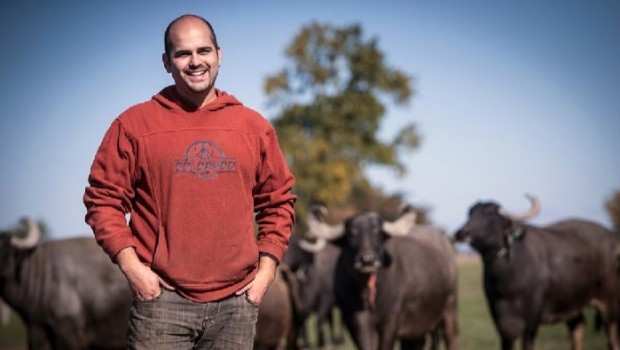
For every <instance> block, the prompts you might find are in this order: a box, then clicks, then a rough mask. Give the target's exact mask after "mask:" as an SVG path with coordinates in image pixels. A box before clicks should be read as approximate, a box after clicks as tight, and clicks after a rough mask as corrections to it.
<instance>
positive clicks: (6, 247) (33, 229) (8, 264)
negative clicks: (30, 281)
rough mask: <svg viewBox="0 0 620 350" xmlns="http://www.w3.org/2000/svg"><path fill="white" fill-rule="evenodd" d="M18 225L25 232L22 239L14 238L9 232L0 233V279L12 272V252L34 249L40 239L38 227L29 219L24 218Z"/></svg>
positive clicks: (13, 267)
mask: <svg viewBox="0 0 620 350" xmlns="http://www.w3.org/2000/svg"><path fill="white" fill-rule="evenodd" d="M20 224H21V225H22V226H23V227H24V229H25V230H26V235H25V236H24V237H19V236H16V235H14V234H12V233H10V232H0V277H3V278H4V277H7V275H8V274H9V273H11V271H14V269H15V266H14V255H15V254H14V252H15V251H18V250H28V249H32V248H34V247H35V246H36V245H37V243H38V242H39V239H40V238H41V230H40V228H39V225H37V223H36V222H34V221H33V220H31V219H28V218H24V219H21V220H20Z"/></svg>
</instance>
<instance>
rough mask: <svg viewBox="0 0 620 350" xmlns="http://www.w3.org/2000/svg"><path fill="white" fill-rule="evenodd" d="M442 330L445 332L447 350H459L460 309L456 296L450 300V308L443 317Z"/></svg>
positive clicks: (447, 308) (452, 296)
mask: <svg viewBox="0 0 620 350" xmlns="http://www.w3.org/2000/svg"><path fill="white" fill-rule="evenodd" d="M441 328H442V330H443V339H444V342H445V345H446V349H447V350H456V349H457V348H458V345H457V342H458V336H459V335H458V334H459V329H458V308H457V298H456V296H455V295H451V296H450V298H449V299H448V306H447V307H446V311H445V312H444V315H443V320H442V322H441Z"/></svg>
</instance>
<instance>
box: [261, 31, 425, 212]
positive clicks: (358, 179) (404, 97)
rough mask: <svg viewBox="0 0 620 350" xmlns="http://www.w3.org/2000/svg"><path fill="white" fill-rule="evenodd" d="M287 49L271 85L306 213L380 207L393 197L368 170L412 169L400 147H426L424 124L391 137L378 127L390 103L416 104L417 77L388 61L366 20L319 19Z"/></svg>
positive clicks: (284, 146) (280, 129)
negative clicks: (318, 208)
mask: <svg viewBox="0 0 620 350" xmlns="http://www.w3.org/2000/svg"><path fill="white" fill-rule="evenodd" d="M285 54H286V57H287V59H288V61H287V62H288V63H287V64H286V66H285V67H284V68H283V69H282V70H280V71H279V72H277V73H275V74H273V75H271V76H269V77H267V79H266V81H265V86H264V87H265V91H266V93H267V96H268V97H269V101H270V103H271V106H272V107H274V108H277V109H278V115H277V116H276V117H275V118H274V119H273V124H274V127H275V128H276V130H277V132H278V137H279V139H280V143H281V145H282V149H283V152H284V153H285V155H286V157H287V160H288V162H289V165H290V167H291V170H292V171H293V173H294V174H295V176H296V178H297V185H296V188H295V191H296V194H297V196H298V197H299V201H298V205H297V208H298V211H297V213H298V215H300V216H303V215H304V214H305V213H306V211H307V206H308V205H310V204H313V203H321V204H323V205H326V206H328V207H334V206H349V207H352V208H354V209H374V208H372V206H373V204H374V205H375V206H376V204H377V203H379V202H381V203H384V202H386V201H387V202H389V201H390V200H393V199H394V197H393V196H388V195H385V194H384V193H383V192H382V190H381V189H379V188H376V187H375V186H373V185H372V184H371V183H370V181H369V179H368V178H367V175H366V173H365V170H366V169H367V167H368V166H370V165H378V166H384V167H388V168H390V169H393V170H395V171H396V173H397V174H399V175H404V174H405V172H406V168H405V166H404V164H402V163H401V162H400V161H399V159H398V152H399V151H400V150H402V149H409V150H413V149H416V148H417V147H418V146H419V143H420V135H419V133H418V131H417V129H416V125H415V124H414V123H409V124H408V125H406V126H404V127H402V128H401V129H400V130H398V132H397V133H396V135H395V136H394V137H393V139H392V140H389V141H383V140H380V139H379V138H378V132H379V129H380V126H381V121H382V120H383V118H384V117H385V115H386V107H385V105H384V103H385V102H388V101H389V100H390V99H391V100H392V101H393V102H394V103H395V104H397V105H406V104H408V103H409V102H410V99H411V97H412V95H413V93H414V91H413V88H412V87H411V84H412V78H411V77H409V76H408V75H407V74H405V73H403V72H401V71H399V70H397V69H394V68H391V67H389V66H388V65H387V64H386V62H385V57H384V54H383V52H382V51H381V50H380V49H379V47H378V40H377V39H376V38H371V39H365V38H364V35H363V31H362V27H361V26H360V25H359V24H354V25H350V26H344V27H335V26H333V25H330V24H320V23H311V24H309V25H307V26H304V27H302V28H301V30H300V31H299V32H298V33H297V34H296V35H295V37H294V39H293V41H292V42H291V43H290V44H289V45H288V47H287V48H286V51H285ZM396 197H397V198H400V197H399V196H396ZM377 199H379V200H377Z"/></svg>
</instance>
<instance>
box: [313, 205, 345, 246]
mask: <svg viewBox="0 0 620 350" xmlns="http://www.w3.org/2000/svg"><path fill="white" fill-rule="evenodd" d="M326 214H327V208H325V207H324V206H318V205H315V206H312V207H311V208H310V211H309V212H308V215H306V225H308V237H316V238H324V239H328V240H333V239H336V238H338V237H340V236H342V235H343V234H344V224H342V223H340V224H338V225H333V226H332V225H328V224H327V223H325V221H323V216H325V215H326Z"/></svg>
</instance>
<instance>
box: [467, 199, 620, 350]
mask: <svg viewBox="0 0 620 350" xmlns="http://www.w3.org/2000/svg"><path fill="white" fill-rule="evenodd" d="M528 198H529V199H530V201H531V203H532V208H531V209H530V211H529V212H528V213H525V214H522V215H514V214H510V213H508V212H506V211H505V210H503V209H502V208H500V206H499V205H498V204H496V203H493V202H485V203H476V204H475V205H473V206H472V207H471V209H470V210H469V219H468V221H467V222H466V223H465V224H464V225H463V226H462V227H461V228H460V229H459V230H458V231H457V232H456V234H455V239H456V240H458V241H464V242H468V243H470V244H471V246H472V247H473V248H474V249H475V250H476V251H477V252H478V253H479V254H480V256H481V257H482V261H483V264H484V275H483V281H484V292H485V295H486V299H487V303H488V306H489V308H490V311H491V315H492V317H493V320H494V322H495V326H496V329H497V331H498V332H499V336H500V338H501V343H502V349H504V350H508V349H512V346H513V342H514V341H515V340H516V339H517V338H521V343H522V348H523V349H533V348H534V340H535V337H536V333H537V330H538V327H539V325H540V324H544V323H552V322H559V321H564V322H566V324H567V325H568V328H569V330H570V332H571V341H572V347H573V349H582V348H583V335H584V327H585V326H584V318H583V314H582V312H583V308H584V307H585V306H587V305H588V304H594V305H596V306H597V307H598V309H599V311H600V312H601V316H602V318H603V322H604V323H605V327H606V331H607V333H608V344H609V348H610V349H614V350H618V349H619V347H618V338H617V332H616V323H617V315H618V310H617V305H616V293H617V291H616V278H617V276H616V259H615V249H616V246H617V241H616V238H615V237H614V235H613V234H612V233H611V232H610V231H609V230H607V229H606V228H604V227H602V226H601V225H598V224H596V223H593V222H589V221H584V220H576V219H571V220H565V221H561V222H558V223H555V224H552V225H549V226H544V227H536V226H533V225H528V224H525V223H523V222H522V221H523V220H526V219H528V218H530V217H532V216H534V215H536V213H538V211H539V208H540V204H539V202H538V200H537V198H535V197H533V196H529V197H528Z"/></svg>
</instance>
